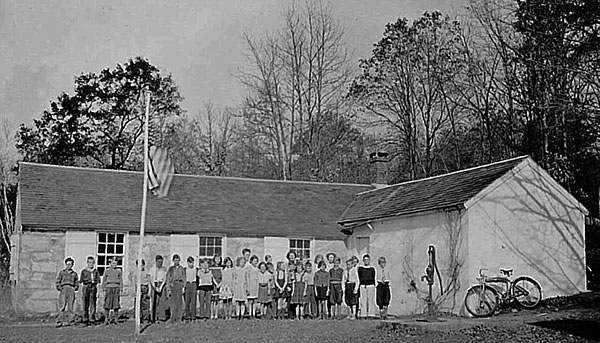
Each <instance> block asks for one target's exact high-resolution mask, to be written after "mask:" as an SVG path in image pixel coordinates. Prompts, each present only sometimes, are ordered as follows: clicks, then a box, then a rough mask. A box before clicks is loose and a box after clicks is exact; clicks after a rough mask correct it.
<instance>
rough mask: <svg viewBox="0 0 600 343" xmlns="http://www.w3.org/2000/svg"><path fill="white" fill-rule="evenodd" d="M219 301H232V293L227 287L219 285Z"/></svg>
mask: <svg viewBox="0 0 600 343" xmlns="http://www.w3.org/2000/svg"><path fill="white" fill-rule="evenodd" d="M219 299H221V300H231V299H233V291H232V290H231V287H230V286H229V285H221V288H219Z"/></svg>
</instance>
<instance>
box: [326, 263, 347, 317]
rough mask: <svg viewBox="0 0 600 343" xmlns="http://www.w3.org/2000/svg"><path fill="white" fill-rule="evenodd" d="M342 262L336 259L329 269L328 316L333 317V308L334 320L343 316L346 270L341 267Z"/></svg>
mask: <svg viewBox="0 0 600 343" xmlns="http://www.w3.org/2000/svg"><path fill="white" fill-rule="evenodd" d="M341 262H342V260H341V259H340V258H339V257H336V258H335V259H334V261H333V266H332V268H331V269H329V301H328V315H329V316H330V317H331V309H332V308H333V310H334V311H333V318H340V316H341V315H342V301H343V295H344V291H343V290H342V284H343V280H344V270H343V269H342V268H341V267H340V263H341ZM346 292H347V291H346Z"/></svg>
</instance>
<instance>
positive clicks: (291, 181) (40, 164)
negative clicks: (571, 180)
mask: <svg viewBox="0 0 600 343" xmlns="http://www.w3.org/2000/svg"><path fill="white" fill-rule="evenodd" d="M18 164H19V165H20V164H25V165H32V166H42V167H48V168H59V169H74V170H81V171H99V172H108V173H112V172H118V173H129V174H143V172H141V171H135V170H123V169H103V168H94V167H77V166H61V165H56V164H47V163H35V162H24V161H21V162H18ZM173 176H181V177H188V178H210V179H222V180H237V181H251V182H269V183H296V184H311V185H330V186H354V187H373V186H372V185H370V184H360V183H338V182H317V181H302V180H272V179H257V178H250V177H236V176H214V175H195V174H177V173H175V174H173Z"/></svg>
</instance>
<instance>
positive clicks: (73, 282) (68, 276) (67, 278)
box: [56, 257, 79, 327]
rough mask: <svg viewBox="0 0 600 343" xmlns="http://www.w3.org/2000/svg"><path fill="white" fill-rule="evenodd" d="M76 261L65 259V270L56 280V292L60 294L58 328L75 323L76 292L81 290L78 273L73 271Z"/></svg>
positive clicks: (69, 258)
mask: <svg viewBox="0 0 600 343" xmlns="http://www.w3.org/2000/svg"><path fill="white" fill-rule="evenodd" d="M74 263H75V260H73V258H71V257H67V258H66V259H65V269H63V270H61V271H60V273H58V277H57V278H56V290H57V291H59V292H60V295H59V300H58V304H59V305H58V307H59V313H58V318H57V320H56V326H57V327H60V326H62V325H63V323H64V322H65V314H66V317H67V320H66V321H67V324H70V323H71V321H73V304H74V303H75V292H76V291H77V290H78V289H79V279H78V276H77V272H76V271H74V270H73V264H74Z"/></svg>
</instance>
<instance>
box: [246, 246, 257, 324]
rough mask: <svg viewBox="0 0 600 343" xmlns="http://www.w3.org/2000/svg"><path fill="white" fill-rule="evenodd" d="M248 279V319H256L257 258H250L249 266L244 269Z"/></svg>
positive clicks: (254, 256)
mask: <svg viewBox="0 0 600 343" xmlns="http://www.w3.org/2000/svg"><path fill="white" fill-rule="evenodd" d="M246 273H247V279H248V286H247V287H248V312H249V313H250V318H256V300H257V299H258V274H259V271H258V256H256V255H252V257H250V264H249V266H247V267H246Z"/></svg>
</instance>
